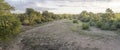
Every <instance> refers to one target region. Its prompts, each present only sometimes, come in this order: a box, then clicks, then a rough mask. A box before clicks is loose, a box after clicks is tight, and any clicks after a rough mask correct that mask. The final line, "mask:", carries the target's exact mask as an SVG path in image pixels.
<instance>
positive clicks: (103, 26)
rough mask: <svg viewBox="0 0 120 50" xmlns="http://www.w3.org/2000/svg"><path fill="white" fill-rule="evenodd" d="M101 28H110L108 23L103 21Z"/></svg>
mask: <svg viewBox="0 0 120 50" xmlns="http://www.w3.org/2000/svg"><path fill="white" fill-rule="evenodd" d="M101 29H102V30H109V29H110V25H109V23H104V24H103V25H102V26H101Z"/></svg>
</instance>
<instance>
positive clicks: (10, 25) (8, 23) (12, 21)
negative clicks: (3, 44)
mask: <svg viewBox="0 0 120 50" xmlns="http://www.w3.org/2000/svg"><path fill="white" fill-rule="evenodd" d="M20 26H21V23H20V21H19V20H18V19H16V18H15V17H13V16H0V40H2V41H4V40H9V39H10V38H12V37H14V36H15V35H17V34H18V33H19V32H20V28H21V27H20Z"/></svg>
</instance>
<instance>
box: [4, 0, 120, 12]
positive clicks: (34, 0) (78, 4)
mask: <svg viewBox="0 0 120 50" xmlns="http://www.w3.org/2000/svg"><path fill="white" fill-rule="evenodd" d="M5 1H6V2H8V3H9V4H10V5H12V6H13V7H15V9H16V11H14V12H16V13H22V12H24V11H25V9H26V8H34V9H35V10H37V11H44V10H48V11H50V12H54V13H72V14H73V13H74V14H78V13H80V12H81V11H83V10H87V11H91V12H94V13H98V12H104V11H105V9H106V8H111V9H112V10H113V11H114V12H120V0H5Z"/></svg>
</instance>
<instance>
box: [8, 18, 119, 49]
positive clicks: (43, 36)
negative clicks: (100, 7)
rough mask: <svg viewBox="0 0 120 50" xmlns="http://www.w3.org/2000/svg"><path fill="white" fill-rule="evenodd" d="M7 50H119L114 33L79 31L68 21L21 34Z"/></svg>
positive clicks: (57, 22)
mask: <svg viewBox="0 0 120 50" xmlns="http://www.w3.org/2000/svg"><path fill="white" fill-rule="evenodd" d="M6 48H8V50H120V37H119V35H118V34H116V32H114V31H104V30H100V29H98V28H95V27H91V28H90V30H81V29H80V26H79V25H78V26H76V24H73V23H72V22H70V21H69V20H59V21H54V22H52V23H48V24H46V25H43V26H39V27H36V28H33V29H30V30H28V31H25V32H23V33H21V35H20V36H19V37H18V38H16V39H15V40H14V41H13V42H12V43H11V46H10V47H6Z"/></svg>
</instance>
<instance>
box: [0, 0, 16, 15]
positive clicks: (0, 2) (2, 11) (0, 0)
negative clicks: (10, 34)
mask: <svg viewBox="0 0 120 50" xmlns="http://www.w3.org/2000/svg"><path fill="white" fill-rule="evenodd" d="M10 10H14V8H13V7H12V6H10V5H9V4H8V3H6V2H5V1H4V0H0V15H6V14H10Z"/></svg>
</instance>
